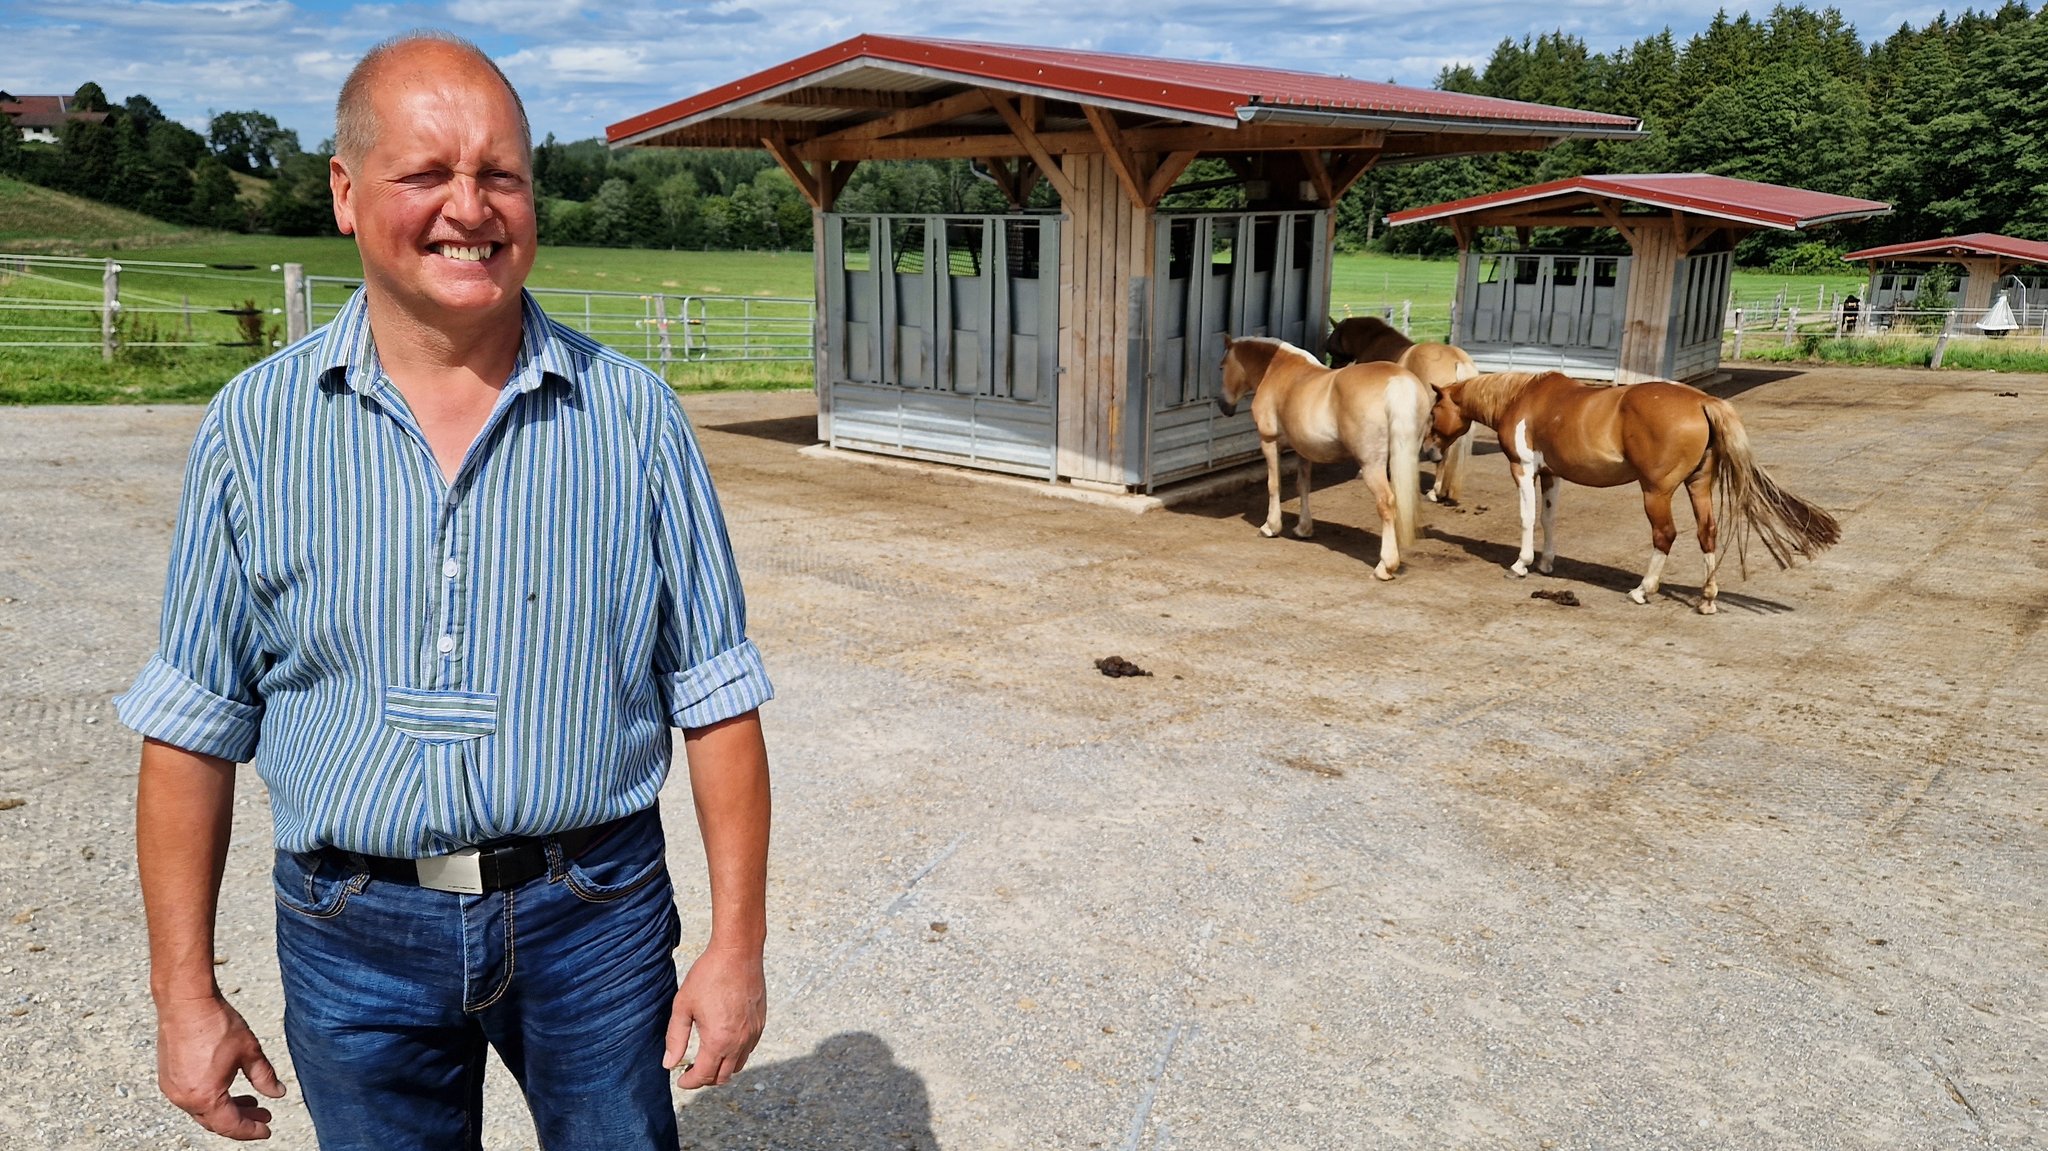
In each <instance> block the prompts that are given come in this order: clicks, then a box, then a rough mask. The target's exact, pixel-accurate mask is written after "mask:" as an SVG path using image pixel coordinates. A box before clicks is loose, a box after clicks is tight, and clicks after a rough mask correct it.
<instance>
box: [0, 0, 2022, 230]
mask: <svg viewBox="0 0 2048 1151" xmlns="http://www.w3.org/2000/svg"><path fill="white" fill-rule="evenodd" d="M1436 85H1437V86H1438V87H1440V88H1444V89H1449V90H1455V91H1459V92H1469V93H1475V94H1480V95H1486V96H1497V97H1504V98H1507V99H1513V100H1525V101H1531V102H1535V103H1543V104H1557V105H1564V106H1568V107H1575V108H1584V109H1589V110H1593V111H1601V112H1616V113H1622V114H1625V115H1631V116H1639V117H1641V118H1642V119H1643V122H1644V126H1645V127H1646V128H1647V129H1648V131H1649V135H1648V136H1647V138H1645V139H1643V140H1640V141H1631V142H1626V143H1610V142H1578V141H1574V142H1567V143H1563V144H1560V145H1557V146H1555V147H1552V148H1550V149H1547V150H1545V151H1542V152H1534V153H1508V154H1502V155H1493V156H1482V157H1465V158H1457V159H1445V160H1434V161H1428V162H1423V163H1416V164H1409V165H1398V166H1389V167H1386V168H1381V169H1376V170H1375V171H1373V172H1372V173H1370V174H1369V175H1368V176H1367V177H1366V178H1365V179H1362V180H1360V181H1359V182H1358V183H1357V184H1356V185H1355V186H1354V187H1353V188H1352V189H1351V191H1350V192H1349V193H1348V194H1347V195H1346V196H1345V197H1344V199H1343V200H1342V201H1341V202H1340V203H1339V204H1338V208H1337V216H1338V243H1339V245H1340V246H1342V247H1344V248H1346V249H1350V250H1358V249H1365V248H1370V249H1374V250H1380V251H1389V252H1406V253H1414V254H1438V253H1441V252H1443V251H1445V250H1447V249H1448V247H1449V245H1450V242H1451V241H1450V238H1449V237H1448V235H1446V234H1444V233H1443V232H1442V230H1440V229H1431V228H1411V229H1395V230H1392V231H1388V230H1386V229H1384V228H1383V227H1382V225H1381V224H1380V221H1381V219H1382V218H1383V217H1384V216H1385V215H1386V214H1387V213H1389V212H1392V211H1396V210H1399V209H1401V208H1404V207H1410V206H1414V205H1420V204H1428V203H1435V202H1438V201H1441V200H1448V199H1455V198H1457V197H1461V196H1469V195H1476V194H1479V193H1483V192H1487V191H1493V190H1496V189H1501V188H1510V187H1515V186H1518V185H1522V184H1528V183H1534V182H1538V181H1542V180H1551V179H1558V178H1562V177H1567V176H1574V175H1580V174H1584V173H1588V172H1663V171H1699V172H1711V173H1717V174H1721V175H1728V176H1737V177H1741V178H1745V179H1752V180H1762V181H1767V182H1770V183H1776V184H1790V185H1796V186H1799V187H1804V188H1812V189H1815V190H1819V191H1825V192H1838V193H1843V194H1847V195H1855V196H1866V197H1870V198H1873V199H1879V200H1884V201H1887V202H1889V203H1891V204H1892V205H1893V206H1894V211H1893V213H1892V214H1891V215H1890V216H1886V217H1880V218H1878V219H1875V220H1870V221H1867V222H1864V223H1861V224H1856V225H1850V226H1844V227H1841V228H1838V229H1835V230H1834V231H1832V232H1830V233H1829V234H1828V235H1827V236H1825V237H1824V239H1822V240H1820V241H1815V240H1812V239H1810V238H1801V237H1785V236H1779V235H1762V236H1756V237H1752V238H1751V239H1750V240H1749V241H1747V242H1746V243H1745V245H1744V247H1743V248H1742V249H1741V250H1739V251H1738V259H1739V260H1740V261H1741V262H1743V263H1745V264H1751V265H1761V264H1769V265H1771V266H1773V267H1777V268H1779V269H1780V270H1783V271H1800V270H1805V269H1804V268H1803V267H1802V265H1805V264H1813V265H1815V266H1826V265H1829V264H1833V262H1834V260H1835V257H1836V255H1837V254H1838V253H1839V251H1841V250H1843V249H1845V248H1847V247H1853V246H1861V245H1864V244H1875V243H1883V242H1887V241H1891V240H1898V239H1914V238H1921V237H1925V236H1932V235H1942V234H1955V233H1961V232H1972V231H1995V232H2003V233H2006V234H2009V235H2015V236H2023V237H2028V238H2033V239H2048V180H2044V178H2043V173H2044V169H2048V148H2044V147H2043V146H2042V142H2041V141H2040V140H2039V139H2038V136H2039V135H2040V134H2041V132H2042V131H2043V130H2044V128H2043V126H2044V125H2048V5H2044V7H2043V8H2042V9H2041V10H2039V11H2031V10H2029V9H2028V7H2027V6H2026V5H2025V4H2023V3H2019V2H2014V3H2008V4H2006V5H2005V6H2004V7H2002V8H1999V9H1997V10H1996V11H1992V12H1978V11H1975V10H1968V11H1965V12H1964V13H1963V14H1961V15H1960V16H1955V17H1950V16H1948V15H1946V14H1944V15H1942V16H1939V17H1936V18H1934V19H1932V20H1930V21H1929V22H1927V23H1926V24H1925V25H1923V26H1920V27H1913V26H1910V25H1902V26H1901V27H1899V28H1898V29H1896V30H1894V31H1892V32H1890V33H1889V34H1888V35H1887V36H1885V38H1883V39H1881V40H1871V41H1866V40H1865V39H1864V37H1863V36H1862V35H1861V34H1860V33H1859V31H1858V30H1857V29H1856V28H1855V27H1854V26H1853V25H1852V24H1850V23H1849V22H1848V21H1847V20H1846V19H1845V18H1844V17H1843V16H1842V14H1841V13H1840V11H1838V10H1836V9H1833V8H1822V9H1810V8H1807V7H1805V6H1803V5H1801V6H1790V7H1788V6H1779V7H1776V8H1773V9H1772V10H1771V11H1770V13H1769V14H1768V15H1766V16H1764V17H1762V18H1755V17H1752V16H1750V15H1748V14H1743V15H1738V16H1733V17H1730V16H1728V15H1726V14H1725V13H1722V14H1719V15H1717V16H1716V17H1715V18H1714V20H1713V21H1712V22H1711V23H1710V24H1709V25H1708V27H1707V28H1705V29H1704V30H1702V31H1700V32H1699V33H1697V34H1695V35H1692V36H1690V37H1687V38H1685V39H1684V40H1683V41H1681V40H1680V39H1679V38H1677V37H1676V36H1674V35H1673V34H1672V32H1671V31H1670V30H1669V29H1668V28H1667V29H1666V30H1665V31H1663V32H1661V33H1659V34H1657V35H1655V36H1650V37H1647V38H1645V39H1642V40H1640V41H1637V42H1636V43H1634V44H1630V45H1625V46H1621V47H1617V48H1613V49H1612V50H1609V51H1604V52H1597V51H1594V50H1592V49H1591V48H1590V47H1589V46H1588V44H1587V43H1586V41H1585V40H1584V39H1582V38H1580V37H1578V36H1574V35H1569V34H1566V33H1563V32H1555V33H1550V34H1546V35H1542V36H1535V37H1527V38H1523V39H1520V40H1515V39H1507V40H1503V41H1501V43H1500V44H1499V45H1498V46H1497V47H1496V48H1495V50H1494V52H1493V54H1492V56H1491V57H1490V58H1489V59H1488V60H1487V61H1486V63H1485V64H1484V65H1483V66H1481V67H1477V68H1472V67H1458V68H1452V69H1447V70H1445V71H1444V72H1443V73H1442V74H1441V75H1439V76H1438V77H1437V80H1436ZM76 99H77V105H78V106H79V107H81V108H84V109H88V110H96V111H104V112H106V113H107V116H106V117H105V119H104V120H101V121H99V122H86V121H73V122H72V123H69V124H67V125H66V126H65V127H64V129H63V132H62V134H61V136H60V138H59V141H58V142H57V143H56V144H55V145H45V144H36V143H24V142H22V141H20V140H19V139H18V138H17V135H16V133H14V132H13V131H11V130H0V175H11V176H15V177H16V178H20V179H25V180H28V181H30V182H33V183H38V184H43V185H46V186H48V187H52V188H56V189H58V190H60V191H66V192H71V193H74V194H77V195H81V196H86V197H89V198H92V199H96V200H101V201H103V202H107V203H111V204H114V205H116V206H119V207H124V208H131V209H134V210H136V211H140V212H144V213H146V214H148V215H151V216H155V217H158V218H160V219H164V220H168V221H172V222H175V223H182V224H188V225H192V226H198V227H207V228H218V229H223V230H227V231H236V232H250V231H254V232H269V233H273V234H278V235H316V234H325V233H327V232H328V231H329V230H330V229H331V228H332V226H333V225H332V218H331V214H330V212H329V208H328V193H327V160H328V156H327V152H326V149H327V148H328V147H330V146H331V145H330V144H329V143H325V142H323V143H322V144H321V145H320V146H319V147H316V148H313V149H311V150H308V149H306V148H304V147H302V145H301V143H300V141H299V139H298V137H297V134H296V133H294V132H292V131H290V130H288V129H283V128H280V127H279V126H278V123H277V121H276V120H275V119H274V118H272V117H271V116H269V115H266V114H264V113H262V112H260V111H254V110H251V111H238V112H223V113H217V114H215V115H213V116H212V117H211V119H210V122H209V124H208V128H207V131H206V132H205V133H204V134H202V133H200V132H197V131H194V130H193V129H191V128H189V127H186V126H185V125H183V124H180V123H178V122H176V121H174V120H171V119H169V118H168V117H166V116H165V115H164V114H163V113H162V111H161V110H159V108H158V107H157V105H156V104H155V103H153V102H152V101H151V100H150V99H149V98H148V97H147V96H145V95H134V96H130V97H128V98H127V100H125V101H124V102H122V103H120V104H113V103H111V102H110V101H108V99H107V98H106V96H105V94H104V93H103V92H102V91H101V90H100V88H99V86H98V85H97V84H93V83H87V84H85V85H83V86H82V87H81V88H80V89H79V91H78V94H77V97H76ZM4 120H5V117H4V116H0V124H4ZM534 175H535V188H536V193H537V196H538V200H539V208H540V226H541V239H542V242H543V243H549V244H562V245H584V246H596V247H607V246H609V247H645V248H688V249H726V250H732V249H743V250H744V249H753V250H760V249H801V248H806V247H808V246H809V245H810V240H811V228H810V209H809V207H808V205H807V204H806V203H805V201H804V200H803V198H802V196H801V195H799V194H798V192H797V189H796V187H795V185H794V184H792V183H791V182H790V180H789V178H788V177H787V176H786V175H784V174H783V173H782V172H781V171H780V170H779V169H777V168H776V167H775V166H774V164H773V162H772V161H771V160H770V159H769V158H768V157H767V155H766V154H765V153H760V152H678V151H661V150H629V151H625V152H614V151H612V150H610V149H609V148H607V147H606V146H605V145H604V143H603V142H602V141H601V140H598V139H595V138H593V139H587V140H578V141H571V142H561V141H558V140H556V139H555V138H554V137H553V136H548V137H546V138H545V139H543V140H542V141H541V142H540V143H539V144H538V145H537V146H536V148H535V150H534ZM1218 175H1227V169H1225V168H1224V167H1223V165H1222V164H1221V163H1220V162H1219V161H1201V162H1198V163H1197V164H1196V165H1195V166H1193V167H1192V168H1190V170H1189V172H1188V174H1187V175H1186V176H1184V177H1183V181H1184V182H1188V183H1198V182H1199V183H1208V182H1212V181H1213V180H1214V178H1215V177H1217V176H1218ZM1039 195H1040V196H1044V197H1049V196H1050V195H1051V193H1050V191H1049V189H1046V188H1045V186H1044V185H1043V184H1041V185H1040V190H1039ZM1239 195H1240V193H1239V191H1238V190H1237V189H1234V188H1228V187H1225V188H1217V189H1210V190H1208V191H1205V192H1201V193H1195V194H1180V195H1178V196H1177V197H1170V198H1169V199H1168V201H1167V206H1168V207H1189V206H1203V207H1230V206H1233V204H1234V197H1237V196H1239ZM1053 202H1054V201H1051V200H1049V199H1048V200H1047V201H1046V204H1047V205H1048V206H1049V205H1050V204H1051V203H1053ZM1004 207H1005V204H1004V200H1003V198H1002V196H1001V194H1000V193H999V192H998V191H997V190H996V187H995V185H994V184H993V183H991V182H990V181H989V180H988V179H987V178H985V177H984V176H982V175H981V174H979V173H977V172H976V171H975V169H974V167H973V166H972V165H971V164H970V163H969V162H966V161H950V162H904V163H868V164H863V165H862V166H861V167H860V168H859V169H858V170H857V171H856V172H855V173H854V176H853V178H852V181H851V182H850V184H849V185H848V187H847V189H846V191H845V192H844V193H843V194H842V195H841V197H840V200H839V209H840V210H842V211H864V210H865V211H905V212H982V211H988V212H999V211H1002V210H1004ZM1836 266H1839V265H1836Z"/></svg>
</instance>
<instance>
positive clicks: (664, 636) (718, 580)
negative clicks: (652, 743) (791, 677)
mask: <svg viewBox="0 0 2048 1151" xmlns="http://www.w3.org/2000/svg"><path fill="white" fill-rule="evenodd" d="M654 547H655V552H656V556H655V559H656V563H657V564H658V565H659V566H660V569H661V584H662V604H661V623H660V636H659V639H658V642H657V644H656V647H655V655H654V672H655V675H656V678H657V679H658V681H659V683H660V688H661V692H662V699H663V702H664V704H665V705H666V707H667V710H668V719H669V723H670V724H671V725H672V726H675V727H680V728H685V729H688V728H698V727H706V726H709V725H710V724H714V723H717V722H718V721H720V720H723V719H730V718H732V717H733V716H736V715H743V714H745V713H747V712H749V711H752V710H753V709H755V708H757V707H759V706H761V705H762V704H763V703H765V702H767V701H768V700H769V699H770V698H772V697H773V696H774V694H775V688H774V686H773V685H772V684H770V683H769V680H768V671H767V668H766V667H764V666H763V665H762V663H761V653H760V651H759V650H758V649H757V648H755V646H754V644H753V641H752V640H749V639H748V638H747V605H746V597H745V595H744V594H743V593H742V592H741V590H740V577H739V569H738V568H737V566H736V565H735V564H734V563H733V558H732V544H731V542H730V541H729V540H728V539H727V537H726V532H725V516H724V515H723V513H721V512H720V510H719V506H718V496H717V493H716V492H714V491H713V490H712V487H711V474H710V472H709V471H708V470H706V468H705V466H704V458H703V456H702V455H701V454H699V452H698V450H697V442H696V439H695V437H694V436H692V435H691V433H690V427H689V423H688V421H687V420H686V419H685V418H684V416H683V412H682V406H681V405H680V404H677V403H674V402H673V401H671V403H670V404H669V405H668V407H667V410H666V412H665V420H664V424H663V427H662V431H661V435H660V437H659V442H658V443H657V445H656V453H655V460H654Z"/></svg>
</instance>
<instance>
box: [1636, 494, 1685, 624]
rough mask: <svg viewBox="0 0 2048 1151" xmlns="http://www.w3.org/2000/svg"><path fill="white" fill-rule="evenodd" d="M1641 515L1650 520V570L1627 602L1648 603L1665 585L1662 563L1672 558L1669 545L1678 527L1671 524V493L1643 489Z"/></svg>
mask: <svg viewBox="0 0 2048 1151" xmlns="http://www.w3.org/2000/svg"><path fill="white" fill-rule="evenodd" d="M1643 514H1645V515H1647V516H1649V517H1650V546H1651V547H1652V548H1654V549H1655V550H1654V551H1652V552H1651V553H1650V567H1649V570H1647V571H1645V572H1644V573H1643V582H1642V583H1641V584H1639V585H1637V587H1636V589H1635V590H1634V591H1631V592H1629V593H1628V598H1630V599H1632V600H1634V601H1636V602H1637V603H1649V602H1650V597H1651V596H1653V595H1656V594H1657V589H1658V588H1660V587H1662V586H1663V585H1664V561H1665V560H1668V559H1670V558H1671V541H1673V540H1675V539H1677V538H1678V526H1677V525H1676V524H1674V523H1672V522H1671V493H1670V492H1665V491H1658V490H1656V489H1655V488H1648V487H1646V488H1644V489H1643Z"/></svg>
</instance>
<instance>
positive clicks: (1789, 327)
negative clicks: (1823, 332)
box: [1785, 308, 1799, 348]
mask: <svg viewBox="0 0 2048 1151" xmlns="http://www.w3.org/2000/svg"><path fill="white" fill-rule="evenodd" d="M1798 330H1799V309H1798V308H1788V309H1786V310H1785V346H1786V347H1788V348H1789V347H1791V346H1792V337H1793V335H1794V334H1795V333H1796V332H1797V331H1798Z"/></svg>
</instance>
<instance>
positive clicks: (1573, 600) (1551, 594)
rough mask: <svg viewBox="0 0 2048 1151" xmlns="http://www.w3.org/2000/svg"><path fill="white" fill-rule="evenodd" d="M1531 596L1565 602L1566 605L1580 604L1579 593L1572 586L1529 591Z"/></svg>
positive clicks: (1554, 601) (1558, 602)
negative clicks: (1551, 589) (1560, 588)
mask: <svg viewBox="0 0 2048 1151" xmlns="http://www.w3.org/2000/svg"><path fill="white" fill-rule="evenodd" d="M1529 598H1530V599H1547V600H1549V601H1550V602H1551V603H1556V604H1563V605H1564V606H1566V607H1578V606H1579V597H1578V594H1577V593H1576V592H1574V591H1572V590H1571V589H1570V588H1566V589H1565V590H1563V591H1532V592H1530V593H1529Z"/></svg>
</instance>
